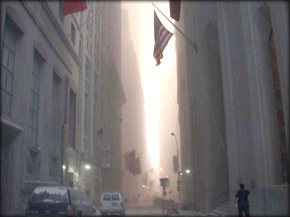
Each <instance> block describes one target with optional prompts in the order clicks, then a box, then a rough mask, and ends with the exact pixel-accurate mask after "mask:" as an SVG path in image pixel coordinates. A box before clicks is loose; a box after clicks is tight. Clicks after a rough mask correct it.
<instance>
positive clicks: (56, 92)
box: [51, 73, 60, 153]
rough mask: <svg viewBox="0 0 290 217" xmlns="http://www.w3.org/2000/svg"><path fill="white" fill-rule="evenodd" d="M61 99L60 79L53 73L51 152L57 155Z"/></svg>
mask: <svg viewBox="0 0 290 217" xmlns="http://www.w3.org/2000/svg"><path fill="white" fill-rule="evenodd" d="M59 97H60V78H59V77H58V76H57V75H56V74H55V73H53V82H52V105H51V111H52V114H51V143H52V149H51V152H53V153H55V152H56V151H57V150H56V147H57V141H58V136H57V134H58V132H59V130H60V129H59V125H60V124H59V112H58V111H59V109H58V107H59V103H60V101H59Z"/></svg>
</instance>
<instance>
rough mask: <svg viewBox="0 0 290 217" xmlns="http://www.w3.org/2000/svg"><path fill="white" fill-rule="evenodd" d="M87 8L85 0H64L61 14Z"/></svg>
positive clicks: (64, 14)
mask: <svg viewBox="0 0 290 217" xmlns="http://www.w3.org/2000/svg"><path fill="white" fill-rule="evenodd" d="M85 9H87V1H86V0H70V1H69V0H64V1H63V12H62V15H63V16H66V15H68V14H71V13H75V12H80V11H83V10H85Z"/></svg>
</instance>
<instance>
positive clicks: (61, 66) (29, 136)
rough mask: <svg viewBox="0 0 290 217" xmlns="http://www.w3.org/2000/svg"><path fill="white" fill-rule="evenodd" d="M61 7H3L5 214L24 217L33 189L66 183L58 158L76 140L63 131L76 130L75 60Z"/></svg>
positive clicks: (13, 4)
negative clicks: (22, 215) (74, 128)
mask: <svg viewBox="0 0 290 217" xmlns="http://www.w3.org/2000/svg"><path fill="white" fill-rule="evenodd" d="M61 6H62V5H61V4H60V3H59V2H20V1H19V2H18V1H13V2H8V1H7V2H1V34H2V35H1V45H2V46H1V52H2V54H3V55H2V60H1V66H2V68H1V81H3V83H2V84H1V99H2V103H1V138H2V141H1V214H3V215H21V214H24V212H25V205H26V200H27V197H28V196H29V195H30V193H31V191H32V190H33V188H34V187H36V186H37V185H61V184H62V183H63V182H64V180H63V177H62V164H63V162H64V161H65V155H63V153H64V150H66V149H67V147H68V146H70V144H71V143H74V142H75V141H73V140H72V139H71V138H70V137H69V132H72V128H73V127H76V126H77V123H76V122H75V121H76V120H75V119H73V116H74V117H75V116H76V113H77V110H76V106H75V105H76V104H75V103H76V102H75V101H76V95H77V93H78V79H79V77H78V75H79V68H80V59H79V56H78V52H77V45H76V44H75V41H74V39H73V38H72V37H67V34H68V33H69V30H70V26H71V23H72V22H73V21H72V20H71V18H68V17H63V16H62V8H61ZM4 81H5V82H4ZM70 93H74V94H75V96H73V94H70ZM68 105H70V106H68ZM68 107H70V108H71V112H69V108H68ZM69 114H71V115H69ZM76 130H77V129H76ZM4 198H5V199H4Z"/></svg>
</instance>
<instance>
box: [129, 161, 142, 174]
mask: <svg viewBox="0 0 290 217" xmlns="http://www.w3.org/2000/svg"><path fill="white" fill-rule="evenodd" d="M131 172H132V173H133V175H139V174H141V162H140V158H135V159H134V164H133V170H132V171H131Z"/></svg>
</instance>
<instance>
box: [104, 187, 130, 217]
mask: <svg viewBox="0 0 290 217" xmlns="http://www.w3.org/2000/svg"><path fill="white" fill-rule="evenodd" d="M100 211H101V215H103V216H104V215H108V214H112V215H114V214H119V215H125V207H124V205H123V199H122V195H121V193H120V192H105V193H103V194H102V196H101V202H100Z"/></svg>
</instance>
